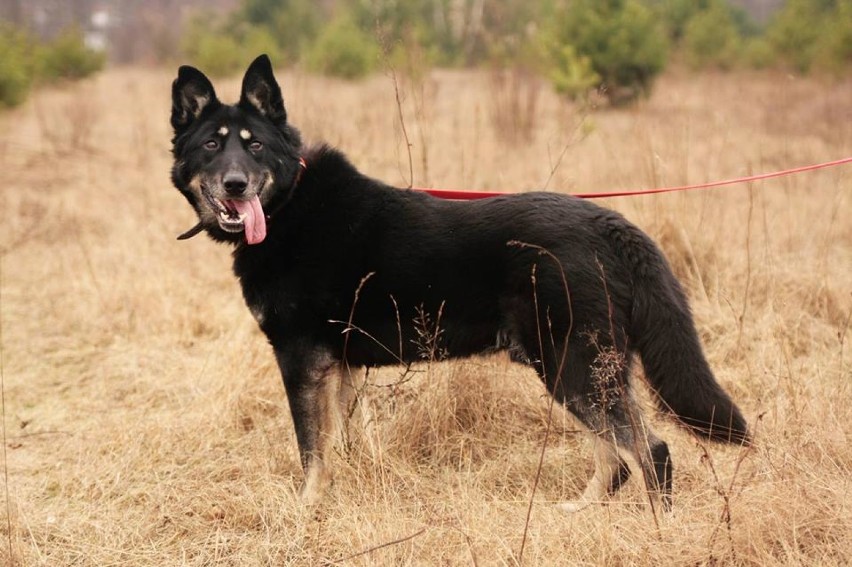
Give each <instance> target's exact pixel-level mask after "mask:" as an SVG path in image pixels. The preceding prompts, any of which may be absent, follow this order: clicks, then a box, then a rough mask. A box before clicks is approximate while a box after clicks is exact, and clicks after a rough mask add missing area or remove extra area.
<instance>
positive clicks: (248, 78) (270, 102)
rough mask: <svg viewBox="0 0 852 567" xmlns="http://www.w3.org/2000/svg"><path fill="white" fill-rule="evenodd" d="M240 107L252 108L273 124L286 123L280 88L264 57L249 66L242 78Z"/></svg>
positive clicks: (270, 64) (285, 112) (269, 63)
mask: <svg viewBox="0 0 852 567" xmlns="http://www.w3.org/2000/svg"><path fill="white" fill-rule="evenodd" d="M240 106H247V107H251V108H254V109H255V110H257V111H258V112H260V113H261V114H262V115H264V116H266V117H267V118H268V119H269V120H271V121H272V122H274V123H275V124H284V123H285V122H287V111H286V110H284V99H283V98H282V97H281V88H280V87H279V86H278V82H277V81H276V80H275V76H274V75H273V74H272V63H271V62H270V61H269V57H267V56H266V55H261V56H260V57H258V58H257V59H255V60H254V61H253V62H252V64H251V65H249V68H248V70H247V71H246V75H245V77H243V90H242V93H241V94H240Z"/></svg>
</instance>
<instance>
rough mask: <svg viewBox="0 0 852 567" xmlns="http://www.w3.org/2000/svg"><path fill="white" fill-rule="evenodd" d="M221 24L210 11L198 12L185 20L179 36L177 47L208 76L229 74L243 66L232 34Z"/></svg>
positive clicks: (239, 51)
mask: <svg viewBox="0 0 852 567" xmlns="http://www.w3.org/2000/svg"><path fill="white" fill-rule="evenodd" d="M223 27H224V26H223V25H222V22H220V21H217V20H216V19H215V18H214V17H213V16H212V15H211V14H200V15H198V16H196V17H194V18H193V19H192V20H191V21H190V22H189V25H188V26H187V29H186V31H185V32H184V34H183V37H182V39H181V45H180V49H181V52H182V53H183V56H184V58H185V59H186V60H187V62H188V63H190V64H192V65H195V66H197V67H199V68H200V69H203V70H204V72H205V73H207V74H208V75H210V76H212V77H223V76H227V75H231V74H234V73H237V72H238V71H239V70H240V69H242V68H243V67H244V66H245V58H244V57H243V54H242V52H241V50H240V46H239V44H238V43H237V40H236V38H235V37H234V36H233V35H231V34H229V33H225V31H224V30H223V29H222V28H223Z"/></svg>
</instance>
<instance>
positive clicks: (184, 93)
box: [172, 65, 219, 132]
mask: <svg viewBox="0 0 852 567" xmlns="http://www.w3.org/2000/svg"><path fill="white" fill-rule="evenodd" d="M218 104H219V99H217V98H216V92H215V91H214V90H213V84H212V83H211V82H210V79H208V78H207V77H206V76H205V75H204V73H202V72H201V71H199V70H198V69H196V68H195V67H190V66H188V65H182V66H181V67H180V68H179V69H178V76H177V79H175V80H174V82H173V83H172V128H174V130H175V132H181V131H183V130H185V129H186V128H187V127H188V126H189V125H190V124H192V123H193V122H194V121H195V120H196V119H197V118H198V117H199V116H201V113H202V112H204V109H206V108H208V107H210V106H211V105H218Z"/></svg>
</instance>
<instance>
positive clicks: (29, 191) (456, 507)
mask: <svg viewBox="0 0 852 567" xmlns="http://www.w3.org/2000/svg"><path fill="white" fill-rule="evenodd" d="M282 78H283V86H284V91H285V97H286V98H287V101H288V103H289V105H290V111H291V117H292V119H293V121H294V122H295V123H296V124H298V125H299V126H300V127H301V128H302V129H303V132H304V133H305V134H306V136H307V137H308V138H310V139H314V140H318V139H325V140H328V141H330V142H331V143H333V144H336V145H339V146H341V147H342V148H344V149H345V150H346V151H347V152H348V153H349V154H350V156H351V157H352V159H353V160H354V162H355V163H356V164H358V165H359V166H360V167H361V168H362V169H363V170H365V171H367V172H369V173H370V174H373V175H375V176H377V177H382V178H384V179H387V180H389V181H392V182H396V183H399V184H407V182H408V178H407V177H408V160H407V152H406V149H405V148H404V141H403V140H402V138H401V135H400V130H399V124H398V119H397V112H396V107H395V102H394V90H393V86H392V84H391V83H390V81H389V80H388V78H387V77H376V78H374V79H371V80H370V81H367V82H365V83H363V84H357V85H356V84H347V83H340V82H336V81H332V80H329V79H321V78H316V77H308V76H303V75H294V74H283V75H282ZM171 79H172V73H171V71H142V70H120V71H112V72H110V73H107V74H104V75H103V76H101V77H99V78H97V79H95V80H93V81H92V82H89V83H86V84H82V85H79V86H75V87H72V88H68V89H65V90H60V91H45V92H40V93H38V94H37V95H36V96H35V98H34V100H33V101H32V102H31V103H30V104H28V105H27V106H25V107H23V108H21V109H19V110H16V111H14V112H9V113H5V114H3V115H0V159H2V163H3V172H4V174H5V178H4V182H3V188H2V190H0V198H2V200H0V208H2V211H3V214H2V221H0V222H2V235H3V238H2V242H0V251H2V266H0V284H1V285H2V287H1V288H0V292H1V293H0V318H1V319H2V364H3V377H4V381H5V400H6V409H5V435H6V457H5V459H6V462H5V466H6V467H7V470H8V484H7V489H8V501H5V495H2V498H3V499H4V501H5V503H4V505H3V506H2V512H3V515H4V516H6V515H7V514H8V517H9V524H10V525H11V533H8V532H7V522H6V521H5V519H4V520H3V521H2V522H0V563H3V564H17V565H27V566H29V565H99V566H101V565H119V564H120V565H132V566H134V565H205V566H206V565H322V564H333V563H334V562H336V561H340V564H344V565H437V564H444V565H516V564H518V563H523V564H524V565H557V564H559V565H566V564H568V565H608V566H609V565H668V564H671V565H721V564H739V565H777V564H784V565H802V564H811V565H817V564H818V565H844V564H848V563H849V562H850V561H852V497H850V494H852V480H850V479H852V449H850V445H849V440H850V435H852V425H850V424H852V380H850V378H852V376H850V350H852V349H850V345H849V344H848V343H849V342H850V336H849V335H850V333H849V326H850V314H852V298H850V290H852V271H850V266H852V223H850V221H849V219H850V218H852V202H850V201H852V193H850V186H852V169H850V168H849V167H848V166H847V167H845V168H839V169H835V170H831V171H822V172H818V173H813V174H808V175H802V176H797V177H789V178H783V179H777V180H773V181H767V182H764V183H761V184H759V185H755V186H753V187H751V188H749V187H735V188H727V189H718V190H713V191H708V192H700V193H690V194H672V195H664V196H656V197H639V198H632V199H621V200H612V201H610V202H609V203H607V204H608V205H610V206H613V207H616V208H618V209H620V210H622V211H623V212H625V213H626V214H627V215H628V216H629V217H630V218H631V219H633V220H634V221H636V222H637V223H638V224H639V225H641V226H643V227H644V228H645V229H647V230H648V231H649V232H651V233H652V234H653V235H654V236H655V237H656V238H657V239H658V240H659V241H660V242H661V243H662V245H663V246H664V248H665V249H666V252H667V253H668V254H669V256H670V259H671V261H672V263H673V265H674V267H675V269H676V271H677V273H678V275H679V276H680V277H681V278H683V280H684V282H685V283H686V284H687V286H688V289H689V292H690V295H691V296H692V301H693V306H694V311H695V313H696V317H697V320H698V325H699V328H700V330H701V334H702V337H703V339H704V342H705V345H706V350H707V353H708V356H709V358H710V360H711V363H712V365H713V366H714V368H715V369H716V371H717V375H718V377H719V379H720V380H721V381H722V382H723V383H724V384H725V386H726V387H727V388H728V389H729V390H730V391H731V392H732V393H733V395H734V397H735V398H736V399H737V400H738V401H739V402H740V403H741V405H742V407H743V408H744V410H745V412H746V414H747V416H748V417H749V418H750V421H751V422H752V424H753V425H754V427H755V429H756V432H757V447H756V448H755V449H754V450H753V451H751V452H749V453H748V454H747V455H743V454H742V453H741V452H740V451H738V450H736V449H727V448H722V447H708V448H706V450H705V447H702V446H701V445H699V444H696V442H695V441H694V440H693V439H691V438H690V437H688V436H687V435H686V434H684V433H682V432H679V431H676V430H675V429H674V428H673V427H672V426H670V425H669V424H666V423H660V424H658V425H657V428H658V429H659V430H660V432H661V433H662V434H663V436H664V437H665V438H666V439H667V440H668V441H669V442H670V446H671V448H672V450H673V454H674V459H675V464H676V478H675V483H676V484H675V491H676V494H675V512H674V513H673V514H671V515H670V516H664V517H661V518H660V524H659V528H655V527H654V522H653V519H652V517H651V514H650V512H649V509H648V506H647V503H646V502H645V499H644V498H643V494H642V493H641V491H640V490H639V488H638V485H639V484H640V483H638V482H635V481H634V482H632V483H630V485H629V486H628V487H626V488H625V490H624V491H622V494H619V495H618V496H617V497H616V498H615V499H614V500H613V501H612V502H611V503H610V504H608V505H606V506H600V507H595V508H592V509H588V510H586V511H583V512H581V513H579V514H576V515H574V516H566V515H564V514H562V513H560V512H558V511H556V510H554V509H553V508H552V507H550V506H548V505H547V504H548V503H549V502H553V501H558V500H564V499H569V498H572V497H574V496H576V495H577V494H578V493H579V491H580V490H581V489H582V487H583V485H584V483H585V481H586V479H587V477H588V475H589V474H590V467H591V459H590V451H589V449H590V447H589V445H588V442H587V441H586V440H585V438H584V437H583V436H582V435H577V434H576V433H575V426H574V424H573V423H572V422H571V421H570V419H567V418H565V416H563V415H561V414H560V415H558V416H557V419H556V421H555V423H554V424H553V428H554V429H553V431H552V434H551V436H550V443H549V445H548V447H547V453H546V456H545V460H544V468H543V470H542V472H541V478H540V483H539V485H538V489H537V492H536V494H535V505H534V507H533V509H532V515H531V518H530V522H529V533H528V537H527V541H526V543H525V548H524V555H523V557H522V558H519V557H518V552H519V549H520V548H521V538H522V535H523V533H524V528H525V516H526V510H527V502H528V501H529V499H530V496H531V489H532V485H533V481H534V478H535V475H536V469H537V466H538V456H539V453H540V450H541V444H542V441H543V439H544V437H545V431H546V429H547V402H546V399H545V398H544V395H543V394H544V392H543V388H542V387H541V386H540V385H539V384H538V383H537V381H536V379H535V378H534V377H533V376H532V375H531V374H530V372H528V371H526V370H524V369H523V368H520V367H516V366H512V365H510V364H509V363H508V362H507V361H506V360H505V359H504V358H500V357H496V358H483V359H474V360H469V361H463V362H457V363H443V364H442V363H435V364H432V365H429V366H428V367H424V368H420V369H418V370H419V371H418V372H416V373H414V374H411V375H409V376H407V377H406V378H408V380H407V381H405V382H404V383H402V384H398V385H396V386H394V387H376V388H374V397H375V398H376V399H377V400H380V401H381V402H382V403H381V405H380V408H379V410H378V411H377V413H376V415H375V419H374V421H373V424H372V425H373V434H374V437H373V438H372V440H373V441H374V443H375V450H374V451H370V449H369V448H370V440H371V439H369V438H368V437H367V436H366V435H365V434H364V433H363V431H364V430H363V429H362V428H361V427H360V425H359V423H358V422H359V420H357V419H356V420H354V423H353V427H352V438H351V444H350V446H349V451H348V452H347V453H346V454H341V455H339V456H338V457H337V458H336V460H337V463H336V467H337V470H338V473H337V480H336V483H335V485H334V487H333V489H332V491H331V494H330V495H329V497H328V499H327V502H326V505H325V506H324V507H323V509H322V511H321V513H320V514H319V516H318V517H313V516H311V515H309V514H306V513H305V512H304V511H303V510H302V509H300V507H299V506H298V505H297V503H296V500H295V497H294V490H295V488H296V487H297V485H298V483H299V481H300V478H301V472H300V469H299V463H298V457H297V450H296V445H295V439H294V435H293V433H292V430H291V423H290V418H289V416H288V413H287V410H286V400H285V396H284V391H283V388H282V387H281V384H280V378H279V376H278V371H277V369H276V368H275V365H274V361H273V358H272V354H271V352H270V351H269V349H268V347H267V345H266V344H265V341H264V340H263V338H262V337H261V335H260V333H259V331H258V330H257V329H256V327H255V324H254V322H253V321H252V319H251V317H250V315H249V314H248V312H247V310H246V309H245V307H244V306H243V304H242V299H241V296H240V292H239V289H238V285H237V283H236V281H234V279H233V277H232V276H231V273H230V266H229V254H228V250H226V249H225V248H223V247H217V246H216V245H214V244H212V243H210V242H207V241H205V240H203V239H195V240H192V241H190V242H177V241H175V240H174V237H175V235H176V234H178V233H179V232H180V231H182V230H184V229H186V228H188V227H189V226H190V225H191V224H193V222H194V219H193V216H192V213H191V211H190V209H189V207H188V206H187V205H186V204H185V203H184V202H183V200H182V198H181V197H180V196H179V194H178V193H177V192H176V191H175V190H174V189H172V188H171V186H170V183H169V180H168V170H169V166H170V160H169V151H168V150H169V139H170V132H169V131H168V124H167V119H168V109H169V100H168V95H169V85H170V81H171ZM427 80H428V81H429V84H430V88H429V89H428V91H424V92H428V100H426V101H424V102H423V104H426V105H428V109H429V111H428V113H424V112H422V111H420V112H418V111H416V109H414V108H412V107H411V105H410V104H408V102H410V101H411V99H410V98H409V99H406V98H405V97H403V100H404V101H406V105H405V107H404V110H405V112H406V117H407V120H408V121H409V122H408V126H409V128H410V131H416V132H418V135H417V136H414V137H413V139H412V143H413V144H414V146H413V154H414V155H413V161H414V174H415V179H414V183H415V185H417V184H421V183H423V182H424V181H423V179H422V175H423V172H422V171H421V170H422V168H423V167H424V165H423V164H426V163H428V167H429V174H428V175H429V178H430V180H431V181H432V182H433V183H437V184H439V185H440V186H446V187H459V188H483V189H508V190H511V189H518V190H529V189H534V188H536V187H542V186H544V185H545V184H547V186H548V187H549V188H550V189H551V190H554V191H555V190H559V191H566V192H569V191H581V190H582V191H591V190H609V189H615V188H627V187H631V188H632V187H651V186H658V185H672V184H679V183H684V182H698V181H702V180H713V179H721V178H727V177H732V176H737V175H741V174H745V173H748V172H749V171H754V172H759V171H765V170H773V169H776V168H784V167H789V166H794V165H800V164H806V163H811V162H817V161H822V160H828V159H833V158H837V157H842V156H847V155H852V111H851V110H850V106H849V100H852V83H849V82H848V81H847V82H845V83H842V84H829V85H825V84H817V83H815V82H811V81H805V80H799V79H792V78H788V77H786V76H781V75H764V76H747V75H737V74H734V75H724V76H722V75H720V76H704V77H700V78H695V77H681V76H677V75H670V76H668V77H666V78H664V79H663V80H662V81H661V82H660V83H659V85H658V88H657V90H656V93H655V95H654V97H653V98H652V99H651V100H650V101H647V102H646V103H644V104H643V105H642V106H641V107H640V108H639V109H636V110H629V111H601V112H597V113H594V114H592V115H590V116H588V117H586V118H585V120H583V119H582V117H581V116H579V115H578V113H577V112H576V111H575V109H573V108H572V107H570V106H567V105H565V104H563V103H561V102H559V101H558V100H557V99H556V98H555V97H554V96H553V95H552V94H551V93H549V92H546V91H542V92H541V93H540V96H539V99H538V101H537V104H536V107H535V117H534V120H535V125H536V126H535V129H534V134H533V136H532V138H531V139H530V140H529V141H528V142H526V143H524V144H523V145H509V144H507V143H504V142H500V141H499V140H502V139H506V137H505V136H498V135H496V133H495V131H494V127H495V126H494V125H495V121H494V120H492V113H493V110H494V109H493V108H492V106H491V105H493V104H494V97H493V96H491V93H490V92H489V85H490V84H491V83H490V82H489V78H488V76H487V74H482V75H479V74H472V73H450V72H438V73H435V74H433V75H432V76H431V77H429V78H428V79H427ZM237 85H238V83H237V81H236V80H235V81H231V82H227V83H224V84H221V85H218V87H219V91H220V93H221V94H223V95H224V97H225V98H228V99H232V98H235V97H236V91H237ZM418 118H419V119H420V120H421V123H418ZM424 118H428V122H423V121H422V120H423V119H424ZM427 150H428V160H427V159H424V154H423V152H425V151H427ZM560 156H562V160H561V162H560ZM557 165H558V167H557ZM554 170H555V171H554ZM398 378H399V372H398V371H397V370H393V369H391V370H388V371H384V372H382V373H378V374H371V376H370V380H371V381H373V380H375V381H377V382H382V383H386V384H387V383H393V382H394V381H395V380H397V379H398ZM0 494H2V493H0ZM384 544H388V545H384ZM359 553H360V555H359ZM10 554H11V555H10Z"/></svg>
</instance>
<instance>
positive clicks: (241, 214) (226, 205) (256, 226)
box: [201, 186, 266, 244]
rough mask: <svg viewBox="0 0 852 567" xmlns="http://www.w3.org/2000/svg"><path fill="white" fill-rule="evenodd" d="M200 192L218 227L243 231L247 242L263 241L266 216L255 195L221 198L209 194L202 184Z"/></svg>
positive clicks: (227, 230) (234, 231) (233, 231)
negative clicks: (239, 197)
mask: <svg viewBox="0 0 852 567" xmlns="http://www.w3.org/2000/svg"><path fill="white" fill-rule="evenodd" d="M201 192H202V194H203V195H204V198H205V199H206V200H207V202H208V203H209V205H210V207H211V208H212V209H213V212H214V213H216V221H217V222H218V223H219V228H221V229H222V230H224V231H225V232H230V233H237V232H245V235H246V242H248V243H249V244H258V243H259V242H263V240H264V239H265V238H266V217H265V216H264V214H263V207H262V206H261V204H260V198H259V197H258V196H257V195H254V196H252V197H251V198H250V199H248V200H241V199H239V200H238V199H224V200H222V199H217V198H216V197H214V196H213V195H211V194H210V192H209V191H208V190H207V188H206V187H204V186H202V187H201Z"/></svg>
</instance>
